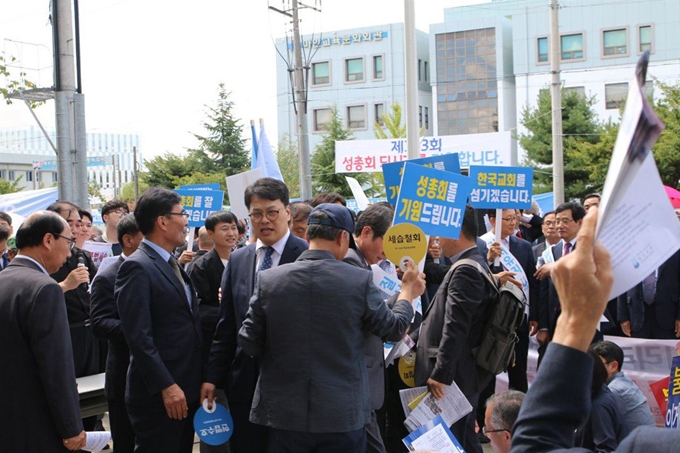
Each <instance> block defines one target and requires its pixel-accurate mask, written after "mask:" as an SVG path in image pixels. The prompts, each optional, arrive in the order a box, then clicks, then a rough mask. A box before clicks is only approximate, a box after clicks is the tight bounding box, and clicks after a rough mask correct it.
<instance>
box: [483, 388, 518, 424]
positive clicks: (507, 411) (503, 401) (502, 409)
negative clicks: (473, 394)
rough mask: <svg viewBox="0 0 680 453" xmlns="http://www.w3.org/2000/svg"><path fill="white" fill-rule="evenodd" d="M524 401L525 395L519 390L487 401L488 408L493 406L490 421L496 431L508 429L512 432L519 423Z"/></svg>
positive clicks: (501, 394)
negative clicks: (518, 417)
mask: <svg viewBox="0 0 680 453" xmlns="http://www.w3.org/2000/svg"><path fill="white" fill-rule="evenodd" d="M522 401H524V393H522V392H520V391H517V390H508V391H507V392H503V393H499V394H497V395H493V396H492V397H491V398H489V399H488V400H486V407H489V405H492V406H493V408H492V409H491V418H490V419H489V421H490V422H491V424H492V425H493V426H494V428H496V429H507V430H508V431H512V426H513V425H514V424H515V422H516V421H517V416H518V415H519V408H520V406H521V405H522Z"/></svg>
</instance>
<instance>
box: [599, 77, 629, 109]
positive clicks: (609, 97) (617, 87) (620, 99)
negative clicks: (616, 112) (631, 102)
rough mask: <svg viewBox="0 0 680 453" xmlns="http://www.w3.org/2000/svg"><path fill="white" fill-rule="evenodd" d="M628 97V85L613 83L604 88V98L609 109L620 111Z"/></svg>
mask: <svg viewBox="0 0 680 453" xmlns="http://www.w3.org/2000/svg"><path fill="white" fill-rule="evenodd" d="M627 96H628V84H627V83H612V84H610V85H605V86H604V97H605V101H606V104H607V109H618V108H620V107H621V106H622V105H623V103H624V102H625V101H626V97H627Z"/></svg>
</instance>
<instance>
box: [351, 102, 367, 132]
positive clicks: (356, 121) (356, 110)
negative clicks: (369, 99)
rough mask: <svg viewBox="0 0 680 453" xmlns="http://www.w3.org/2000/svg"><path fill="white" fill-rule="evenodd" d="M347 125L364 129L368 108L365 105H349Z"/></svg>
mask: <svg viewBox="0 0 680 453" xmlns="http://www.w3.org/2000/svg"><path fill="white" fill-rule="evenodd" d="M347 127H349V128H350V129H364V128H365V127H366V108H365V107H364V106H363V105H352V106H349V107H347Z"/></svg>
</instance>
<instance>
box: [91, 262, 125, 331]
mask: <svg viewBox="0 0 680 453" xmlns="http://www.w3.org/2000/svg"><path fill="white" fill-rule="evenodd" d="M107 270H108V269H107ZM107 270H105V271H104V272H105V273H104V274H102V275H99V276H97V277H96V278H95V279H94V281H93V282H92V288H91V289H90V303H91V305H90V319H91V320H92V333H93V334H94V336H95V337H97V338H99V339H100V340H117V341H125V336H124V335H123V328H122V327H121V325H120V317H119V316H118V307H117V306H116V299H115V297H114V296H113V290H114V287H115V274H113V275H111V273H110V272H107Z"/></svg>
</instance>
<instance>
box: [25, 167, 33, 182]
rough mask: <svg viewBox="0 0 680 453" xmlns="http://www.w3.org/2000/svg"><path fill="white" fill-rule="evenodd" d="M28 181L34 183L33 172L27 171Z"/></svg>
mask: <svg viewBox="0 0 680 453" xmlns="http://www.w3.org/2000/svg"><path fill="white" fill-rule="evenodd" d="M25 178H26V181H28V182H33V170H26V176H25Z"/></svg>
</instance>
